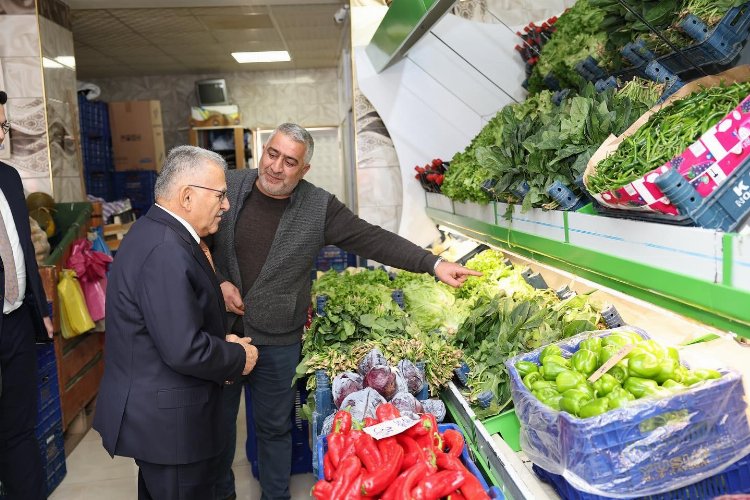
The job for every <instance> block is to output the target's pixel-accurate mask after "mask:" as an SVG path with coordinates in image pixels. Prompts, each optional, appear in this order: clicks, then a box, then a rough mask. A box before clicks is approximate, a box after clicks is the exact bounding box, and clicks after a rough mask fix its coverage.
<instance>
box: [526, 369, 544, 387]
mask: <svg viewBox="0 0 750 500" xmlns="http://www.w3.org/2000/svg"><path fill="white" fill-rule="evenodd" d="M540 380H543V377H542V374H541V373H539V372H531V373H529V374H528V375H526V376H525V377H524V378H523V385H525V386H526V388H527V389H529V390H531V389H532V386H533V385H534V382H538V381H540Z"/></svg>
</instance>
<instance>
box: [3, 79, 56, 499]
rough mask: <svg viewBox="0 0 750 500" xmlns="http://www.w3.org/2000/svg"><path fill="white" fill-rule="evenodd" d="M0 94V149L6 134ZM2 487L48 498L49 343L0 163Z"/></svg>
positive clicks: (15, 202)
mask: <svg viewBox="0 0 750 500" xmlns="http://www.w3.org/2000/svg"><path fill="white" fill-rule="evenodd" d="M7 99H8V96H7V95H6V94H5V92H2V91H0V144H2V142H3V140H5V135H6V134H7V133H8V132H9V130H10V124H9V122H8V121H7V119H6V116H5V110H4V109H3V105H4V104H5V103H6V101H7ZM0 257H2V266H0V287H2V294H1V295H0V297H2V303H3V314H2V316H1V317H0V379H1V381H0V482H2V483H3V485H4V486H5V489H6V490H7V491H8V500H16V499H18V500H21V499H22V500H36V499H40V498H47V481H46V478H45V476H44V469H43V465H42V457H41V455H40V453H39V445H38V443H37V440H36V437H35V435H34V425H35V423H36V418H37V390H38V388H37V385H38V383H37V366H36V348H35V346H34V344H35V339H37V338H44V337H47V338H50V339H51V338H52V321H51V320H50V318H49V312H48V308H47V298H46V297H45V295H44V288H43V287H42V280H41V278H40V276H39V269H38V268H37V265H36V259H35V256H34V245H33V243H32V242H31V229H30V227H29V212H28V210H27V209H26V200H25V199H24V196H23V185H22V184H21V176H20V175H18V171H17V170H16V169H15V168H13V167H11V166H10V165H6V164H5V163H1V162H0Z"/></svg>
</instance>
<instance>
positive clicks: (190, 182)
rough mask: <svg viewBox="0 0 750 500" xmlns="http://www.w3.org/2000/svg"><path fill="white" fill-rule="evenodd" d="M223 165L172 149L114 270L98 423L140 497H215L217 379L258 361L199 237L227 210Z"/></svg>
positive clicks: (190, 150) (200, 153)
mask: <svg viewBox="0 0 750 500" xmlns="http://www.w3.org/2000/svg"><path fill="white" fill-rule="evenodd" d="M225 170H226V163H225V162H224V160H223V158H222V157H221V156H219V155H218V154H216V153H213V152H211V151H207V150H204V149H201V148H197V147H193V146H179V147H176V148H174V149H172V150H171V151H170V152H169V154H168V155H167V159H166V160H165V162H164V166H163V167H162V170H161V173H160V174H159V177H158V179H157V181H156V187H155V190H154V191H155V197H156V205H154V206H153V207H151V209H150V210H149V211H148V213H147V214H146V215H145V216H144V217H141V218H140V219H138V220H137V221H136V222H135V224H133V226H132V227H131V228H130V230H129V231H128V234H127V235H126V236H125V238H124V240H123V242H122V244H121V245H120V248H119V250H118V251H117V255H116V256H115V259H114V263H113V264H112V269H111V271H110V274H109V283H108V286H107V306H106V317H107V334H106V335H107V336H106V343H105V348H104V376H103V378H102V383H101V387H100V390H99V396H98V399H97V404H96V414H95V416H94V428H95V429H96V430H97V431H99V433H100V434H101V436H102V442H103V444H104V447H105V448H106V449H107V451H108V452H109V453H110V455H120V456H126V457H133V458H134V459H135V462H136V464H137V465H138V467H139V472H138V498H139V499H157V500H178V499H179V500H187V499H195V500H211V499H213V495H214V493H213V492H214V483H215V475H216V464H215V462H216V461H215V458H216V457H217V455H218V454H219V453H220V452H221V450H222V448H223V447H224V446H225V441H226V433H225V432H223V429H221V428H220V425H219V423H220V417H221V410H222V407H221V401H222V391H223V387H224V385H225V383H227V382H231V381H233V380H235V379H237V378H239V377H240V376H241V375H244V374H247V373H249V372H250V371H251V370H252V368H253V366H254V365H255V360H256V359H257V350H256V348H255V347H254V346H252V345H250V342H249V341H247V340H245V339H240V338H239V337H237V336H234V335H226V334H227V324H226V318H225V312H226V307H225V305H224V300H223V298H222V293H221V290H220V289H219V283H218V281H217V279H216V275H215V273H214V270H213V267H212V265H213V264H212V261H210V253H204V252H205V250H204V249H203V248H204V247H203V246H201V243H200V241H201V240H200V238H202V237H206V236H208V235H209V234H213V233H215V232H216V231H217V229H218V226H219V221H220V219H221V216H222V214H223V213H224V212H225V211H226V210H227V209H228V208H229V201H227V197H226V181H225V176H224V171H225Z"/></svg>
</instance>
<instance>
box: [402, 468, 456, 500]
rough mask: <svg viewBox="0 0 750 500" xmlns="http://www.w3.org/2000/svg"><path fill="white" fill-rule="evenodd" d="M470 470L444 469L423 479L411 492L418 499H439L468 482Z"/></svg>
mask: <svg viewBox="0 0 750 500" xmlns="http://www.w3.org/2000/svg"><path fill="white" fill-rule="evenodd" d="M467 475H469V473H468V472H464V471H460V470H443V471H440V472H437V473H435V474H433V475H431V476H427V477H426V478H424V479H422V481H420V482H419V484H418V485H417V486H416V487H415V488H414V489H413V490H412V492H411V494H412V496H413V497H414V498H416V499H417V500H437V499H439V498H442V497H444V496H448V495H450V494H451V493H453V492H454V491H456V490H457V489H458V488H460V487H461V485H463V484H464V483H465V482H466V476H467Z"/></svg>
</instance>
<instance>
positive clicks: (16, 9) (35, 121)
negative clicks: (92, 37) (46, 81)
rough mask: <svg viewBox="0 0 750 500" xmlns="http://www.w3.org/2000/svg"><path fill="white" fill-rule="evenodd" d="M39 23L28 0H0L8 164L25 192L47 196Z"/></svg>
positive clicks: (34, 10) (47, 183) (0, 41)
mask: <svg viewBox="0 0 750 500" xmlns="http://www.w3.org/2000/svg"><path fill="white" fill-rule="evenodd" d="M39 52H40V47H39V24H38V23H37V16H36V9H35V5H34V1H33V0H0V65H2V82H0V83H2V85H3V86H4V88H5V91H6V92H7V93H8V103H7V104H6V105H5V112H6V114H7V116H8V120H10V122H11V124H12V130H11V132H10V138H6V142H7V141H8V140H10V152H11V157H10V159H6V160H3V161H4V162H5V163H7V164H9V165H11V166H13V167H15V168H16V169H18V171H19V172H20V174H21V177H22V178H23V183H24V188H25V189H26V191H27V192H33V191H44V192H47V193H50V192H52V186H51V183H50V171H49V161H48V156H47V125H46V120H45V116H44V90H43V83H42V61H41V57H39Z"/></svg>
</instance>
